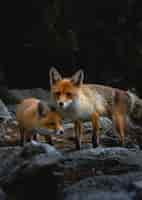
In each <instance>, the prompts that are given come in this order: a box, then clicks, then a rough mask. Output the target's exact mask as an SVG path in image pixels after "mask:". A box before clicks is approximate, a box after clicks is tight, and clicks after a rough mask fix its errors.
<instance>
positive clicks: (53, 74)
mask: <svg viewBox="0 0 142 200" xmlns="http://www.w3.org/2000/svg"><path fill="white" fill-rule="evenodd" d="M49 79H50V85H51V86H52V85H54V84H56V83H57V82H58V81H60V80H61V79H62V77H61V75H60V73H59V72H58V71H57V69H55V67H51V69H50V71H49Z"/></svg>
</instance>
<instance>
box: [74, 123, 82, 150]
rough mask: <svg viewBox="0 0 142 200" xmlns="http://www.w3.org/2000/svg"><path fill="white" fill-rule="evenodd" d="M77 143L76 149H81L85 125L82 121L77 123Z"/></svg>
mask: <svg viewBox="0 0 142 200" xmlns="http://www.w3.org/2000/svg"><path fill="white" fill-rule="evenodd" d="M74 124H75V127H74V128H75V143H76V149H77V150H80V149H81V140H82V135H83V125H82V122H81V121H80V120H77V121H75V123H74Z"/></svg>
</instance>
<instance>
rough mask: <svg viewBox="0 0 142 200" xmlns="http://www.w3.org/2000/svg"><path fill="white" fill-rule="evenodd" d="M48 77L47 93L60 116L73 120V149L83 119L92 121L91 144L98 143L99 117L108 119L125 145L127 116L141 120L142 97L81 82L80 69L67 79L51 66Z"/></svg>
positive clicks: (77, 143) (79, 135)
mask: <svg viewBox="0 0 142 200" xmlns="http://www.w3.org/2000/svg"><path fill="white" fill-rule="evenodd" d="M49 76H50V86H51V96H52V98H53V101H54V103H55V105H56V107H57V109H58V110H59V112H60V113H61V114H62V115H63V117H64V118H69V119H70V120H72V121H73V122H74V125H75V137H76V148H77V149H80V147H81V138H82V133H83V128H82V122H83V121H87V120H91V121H92V126H93V134H92V144H93V147H96V146H98V145H99V144H100V121H99V118H100V116H107V117H109V118H111V119H112V121H113V127H114V130H118V132H119V134H120V141H121V144H122V145H124V144H125V133H126V126H127V119H128V117H129V118H133V119H136V120H139V121H141V120H142V100H141V99H139V98H138V97H137V96H136V95H134V94H132V93H130V92H128V91H123V90H120V89H117V88H112V87H108V86H103V85H97V84H85V83H83V82H84V72H83V70H79V71H77V72H76V73H75V74H74V75H73V76H72V77H70V78H62V76H61V75H60V73H59V72H58V71H57V70H56V69H55V68H54V67H52V68H51V69H50V72H49Z"/></svg>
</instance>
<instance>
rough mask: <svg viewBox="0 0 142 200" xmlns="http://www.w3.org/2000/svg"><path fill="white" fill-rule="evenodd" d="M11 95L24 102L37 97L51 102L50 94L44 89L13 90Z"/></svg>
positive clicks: (10, 91)
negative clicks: (25, 99)
mask: <svg viewBox="0 0 142 200" xmlns="http://www.w3.org/2000/svg"><path fill="white" fill-rule="evenodd" d="M9 93H10V94H11V95H13V96H14V97H15V98H17V99H18V100H22V99H24V98H29V97H36V98H39V99H42V100H46V101H47V100H49V92H48V91H46V90H44V89H42V88H32V89H22V90H19V89H11V90H9Z"/></svg>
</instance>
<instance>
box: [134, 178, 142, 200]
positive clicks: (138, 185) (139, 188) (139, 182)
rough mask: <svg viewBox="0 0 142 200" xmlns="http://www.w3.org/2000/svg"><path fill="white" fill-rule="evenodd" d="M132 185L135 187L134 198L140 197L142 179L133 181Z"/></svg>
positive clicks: (141, 193)
mask: <svg viewBox="0 0 142 200" xmlns="http://www.w3.org/2000/svg"><path fill="white" fill-rule="evenodd" d="M133 186H134V188H135V189H136V198H137V199H138V200H141V199H142V179H141V180H139V181H135V182H133Z"/></svg>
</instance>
